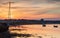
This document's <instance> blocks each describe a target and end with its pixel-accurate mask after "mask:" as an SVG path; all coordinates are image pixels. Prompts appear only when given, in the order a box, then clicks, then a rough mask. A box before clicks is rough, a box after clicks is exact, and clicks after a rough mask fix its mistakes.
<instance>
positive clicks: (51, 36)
mask: <svg viewBox="0 0 60 38" xmlns="http://www.w3.org/2000/svg"><path fill="white" fill-rule="evenodd" d="M54 26H57V27H54ZM12 29H15V30H12ZM9 31H10V33H16V34H31V36H30V37H26V36H25V37H20V36H14V37H12V38H60V24H46V27H42V25H22V26H21V25H20V26H10V28H9Z"/></svg>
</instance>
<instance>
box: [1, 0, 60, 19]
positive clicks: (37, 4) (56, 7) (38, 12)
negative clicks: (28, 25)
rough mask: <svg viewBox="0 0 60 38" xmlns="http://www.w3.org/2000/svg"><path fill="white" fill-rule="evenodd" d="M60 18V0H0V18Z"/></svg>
mask: <svg viewBox="0 0 60 38" xmlns="http://www.w3.org/2000/svg"><path fill="white" fill-rule="evenodd" d="M9 1H10V2H11V10H10V13H11V15H10V17H11V19H41V18H44V19H60V0H0V19H8V12H9V8H8V7H9V4H8V2H9Z"/></svg>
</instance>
